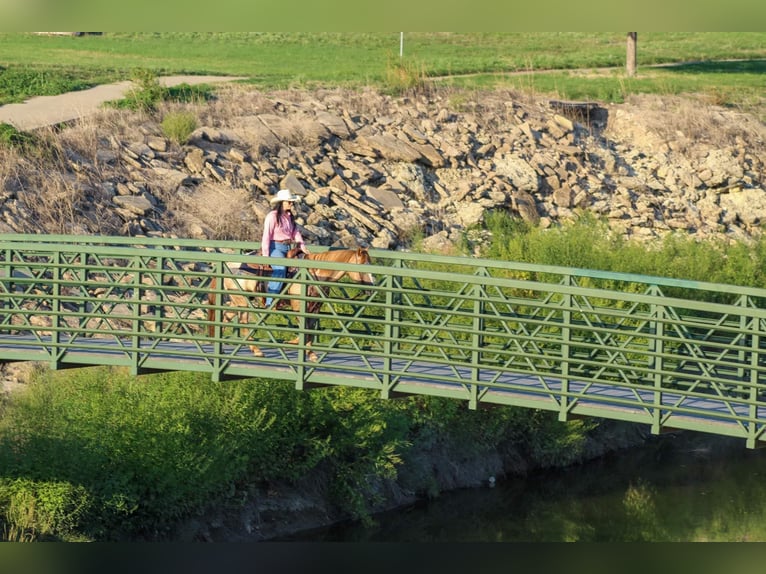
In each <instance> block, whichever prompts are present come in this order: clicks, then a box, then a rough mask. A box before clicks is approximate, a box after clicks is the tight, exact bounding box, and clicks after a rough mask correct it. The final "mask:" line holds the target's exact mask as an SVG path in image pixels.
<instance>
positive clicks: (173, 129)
mask: <svg viewBox="0 0 766 574" xmlns="http://www.w3.org/2000/svg"><path fill="white" fill-rule="evenodd" d="M160 127H161V128H162V133H163V134H164V135H165V137H166V138H168V139H169V140H170V141H173V142H175V143H177V144H185V143H186V142H187V141H189V136H190V135H191V134H192V132H193V131H194V130H196V129H197V117H196V116H195V115H194V114H192V113H191V112H172V113H169V114H167V115H166V116H165V117H164V118H163V119H162V123H161V124H160Z"/></svg>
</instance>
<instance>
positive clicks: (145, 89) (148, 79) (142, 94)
mask: <svg viewBox="0 0 766 574" xmlns="http://www.w3.org/2000/svg"><path fill="white" fill-rule="evenodd" d="M132 80H133V84H134V87H133V89H131V90H130V92H128V95H127V96H126V97H125V98H124V99H122V100H118V101H116V102H114V103H113V105H114V106H115V107H117V108H127V109H130V110H136V111H143V112H153V111H154V110H156V108H157V104H159V103H160V102H161V101H163V100H164V99H165V96H166V94H167V88H165V87H164V86H162V85H160V81H159V78H158V77H157V75H156V73H154V72H152V71H151V70H146V69H143V68H138V69H136V70H134V71H133V78H132Z"/></svg>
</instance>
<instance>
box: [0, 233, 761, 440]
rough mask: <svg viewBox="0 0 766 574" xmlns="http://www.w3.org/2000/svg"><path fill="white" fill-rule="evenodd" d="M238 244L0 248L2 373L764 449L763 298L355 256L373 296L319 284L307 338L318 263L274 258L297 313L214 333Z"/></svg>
mask: <svg viewBox="0 0 766 574" xmlns="http://www.w3.org/2000/svg"><path fill="white" fill-rule="evenodd" d="M253 247H255V246H254V245H253V244H249V243H248V244H246V243H241V242H205V243H204V245H201V244H200V243H199V242H197V241H194V240H189V239H158V238H126V237H91V236H88V237H73V236H41V235H0V361H43V362H45V363H47V364H48V365H50V367H51V368H52V369H63V368H71V367H82V366H89V365H114V366H124V367H127V368H129V369H130V370H131V372H132V373H134V374H136V375H138V374H141V373H148V372H152V371H160V370H190V371H198V372H205V373H209V374H210V376H211V378H212V379H213V380H216V381H223V380H225V379H228V378H233V377H240V378H241V377H247V378H251V377H267V378H281V379H287V380H292V381H294V382H295V385H296V387H297V388H299V389H303V388H308V387H310V386H315V385H350V386H356V387H363V388H369V389H374V390H375V391H377V392H378V393H379V394H380V396H381V397H383V398H391V397H394V396H399V395H407V394H429V395H436V396H444V397H451V398H454V399H459V400H466V401H468V403H469V405H470V406H471V407H472V408H476V407H477V406H478V405H479V404H499V405H513V406H521V407H526V408H538V409H546V410H551V411H555V412H557V413H558V417H559V419H560V420H562V421H565V420H567V419H569V418H572V417H578V416H594V417H601V418H611V419H617V420H624V421H632V422H638V423H645V424H648V425H650V427H651V431H652V432H654V433H659V432H661V431H663V430H668V429H688V430H695V431H702V432H709V433H716V434H723V435H727V436H733V437H741V438H744V439H745V440H746V444H747V446H748V447H749V448H754V447H756V446H759V445H760V443H761V442H762V441H764V440H766V439H764V430H765V429H766V426H764V425H766V410H765V409H766V404H764V390H766V374H765V373H766V364H765V363H766V361H765V360H764V358H765V357H766V353H765V352H764V351H765V349H766V345H765V344H764V336H763V335H764V327H765V326H766V290H763V289H755V288H746V287H737V286H731V285H717V284H711V283H702V282H693V281H683V280H675V279H668V278H658V277H646V276H639V275H631V274H622V273H608V272H601V271H592V270H583V269H570V268H562V267H552V266H543V265H533V264H522V263H516V262H507V261H493V260H484V259H475V258H469V257H446V256H437V255H424V254H413V253H402V252H388V251H371V255H372V257H373V265H372V266H370V267H369V270H370V271H371V272H372V273H374V274H375V276H376V285H375V286H374V287H372V288H368V287H365V286H360V285H356V284H353V283H349V282H343V283H338V284H332V285H330V286H329V287H330V288H329V291H328V294H327V295H326V296H324V295H320V296H318V297H320V298H321V299H322V300H323V302H324V305H323V307H322V311H321V313H320V315H319V317H320V321H319V322H318V324H317V325H316V326H314V327H313V328H311V324H310V323H307V322H306V303H308V302H309V301H310V300H311V299H312V298H313V297H312V296H310V295H308V291H307V290H306V288H305V286H306V285H307V284H309V283H310V278H309V276H308V273H307V268H308V267H310V266H312V265H313V266H316V265H317V263H315V262H314V263H312V262H307V261H303V260H291V261H290V265H291V266H293V267H295V268H296V270H297V275H296V277H295V279H294V281H295V282H297V283H300V284H301V285H303V289H302V295H301V296H300V297H298V299H299V300H300V301H301V310H300V311H299V312H297V313H292V312H285V311H278V312H274V311H267V310H262V309H257V308H256V307H255V306H251V307H250V308H249V309H248V310H249V311H251V312H252V313H251V317H250V320H249V321H248V322H247V324H246V325H243V324H239V323H238V322H237V319H236V318H234V319H233V320H231V321H228V320H226V314H227V311H231V310H232V308H231V306H230V305H229V304H228V297H227V295H228V293H227V292H226V291H224V290H223V289H221V288H215V289H213V288H211V279H212V278H216V279H217V280H216V285H218V286H220V285H221V284H222V279H223V278H224V277H236V276H237V272H236V271H233V270H232V265H231V264H234V266H236V265H238V264H239V263H241V262H245V261H250V262H252V261H253V260H254V259H259V257H258V256H253V255H249V254H248V253H249V252H250V251H251V250H252V249H253ZM321 249H322V248H320V247H315V248H314V250H316V251H319V250H321ZM321 265H322V267H326V268H329V269H349V270H351V269H354V266H352V265H348V264H342V263H329V262H326V263H325V262H322V263H321ZM211 293H212V295H213V303H212V304H210V303H209V302H208V295H209V294H211ZM208 309H212V310H213V319H212V321H208V319H207V310H208ZM209 326H212V329H213V334H212V335H211V336H209V335H208V334H207V331H208V327H209ZM296 335H297V344H286V342H285V341H286V340H287V339H292V338H293V337H294V336H296ZM309 337H314V339H315V340H314V342H313V345H312V347H311V349H313V350H314V351H315V352H316V353H317V355H318V357H319V360H318V361H317V362H312V361H309V360H308V357H307V355H306V351H307V345H306V343H307V340H308V338H309ZM250 338H252V341H250V340H249V339H250ZM253 341H254V342H256V344H257V345H258V346H259V347H260V348H261V349H262V350H263V351H264V355H265V356H264V357H256V356H254V355H253V354H252V353H251V352H250V349H249V345H250V344H251V342H253Z"/></svg>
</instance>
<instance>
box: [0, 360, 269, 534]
mask: <svg viewBox="0 0 766 574" xmlns="http://www.w3.org/2000/svg"><path fill="white" fill-rule="evenodd" d="M94 375H95V376H94ZM54 379H55V380H54ZM271 423H272V419H271V417H270V416H269V414H268V413H267V412H266V411H265V409H263V408H262V407H261V406H260V405H259V404H258V402H257V401H255V400H253V395H252V387H247V386H245V385H238V384H231V385H227V386H225V387H215V386H214V385H213V384H212V383H210V382H209V381H205V380H202V377H182V376H178V375H175V374H172V375H158V376H157V377H156V378H155V380H154V381H153V384H145V383H144V382H143V381H139V380H136V379H133V378H131V377H129V376H128V375H127V374H125V373H122V372H118V371H115V370H108V369H99V370H97V371H96V372H95V373H94V372H91V370H83V371H81V372H78V373H75V374H73V375H71V376H68V377H62V376H56V377H46V378H45V379H43V380H40V381H37V382H35V383H33V384H32V385H31V388H30V389H29V390H28V391H27V392H25V393H22V394H21V395H20V396H18V397H14V400H13V401H12V402H11V403H10V404H9V405H8V407H7V409H6V412H5V413H4V416H3V419H2V421H0V468H2V469H3V476H2V478H3V479H4V480H14V479H21V478H25V479H28V480H33V481H35V482H38V483H43V484H44V483H47V482H50V481H53V480H55V481H63V482H64V483H66V484H71V485H81V486H82V487H83V488H84V489H86V491H87V497H88V499H89V500H90V501H91V502H90V504H89V505H88V508H87V510H86V511H84V514H83V516H82V517H81V524H80V526H81V528H82V530H81V531H82V533H83V534H85V535H87V536H89V537H91V538H95V539H100V538H104V537H108V538H119V537H122V536H130V537H135V536H139V535H142V534H146V535H149V536H152V535H156V533H162V532H163V531H164V530H165V529H166V528H167V527H168V526H169V525H170V524H172V523H173V522H174V521H175V520H177V519H178V518H179V517H181V516H187V515H190V514H193V513H195V512H197V511H198V510H200V509H201V508H204V507H205V506H206V505H207V504H208V503H209V501H210V500H211V499H212V498H215V497H221V496H226V495H231V494H232V492H233V490H234V488H235V484H236V482H237V481H238V480H241V479H243V478H244V477H245V476H246V475H247V473H248V472H249V470H250V468H251V464H252V461H253V460H256V461H257V460H259V459H261V458H263V457H264V453H265V452H272V453H273V452H274V450H275V449H274V445H273V444H272V441H271V440H270V438H269V436H268V434H267V433H266V430H267V429H268V428H269V426H270V425H271ZM54 526H55V524H54ZM52 534H53V535H56V536H65V535H66V534H67V533H66V532H65V531H60V530H59V529H56V530H55V531H54V532H53V533H52Z"/></svg>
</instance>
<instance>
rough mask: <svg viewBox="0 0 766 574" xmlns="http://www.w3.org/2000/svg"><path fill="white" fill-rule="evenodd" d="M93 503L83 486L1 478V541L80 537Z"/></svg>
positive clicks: (33, 540)
mask: <svg viewBox="0 0 766 574" xmlns="http://www.w3.org/2000/svg"><path fill="white" fill-rule="evenodd" d="M90 504H91V500H90V497H89V495H88V492H87V490H86V489H85V488H83V487H82V486H80V485H73V484H71V483H68V482H58V481H34V480H29V479H24V478H18V479H5V478H0V525H2V528H1V529H0V540H6V541H11V542H35V541H39V540H57V539H71V538H76V537H77V536H76V531H77V529H78V528H79V527H80V522H81V520H82V519H83V516H84V515H85V514H86V513H87V512H88V511H89V507H90Z"/></svg>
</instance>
